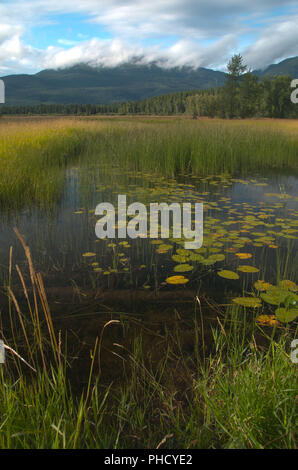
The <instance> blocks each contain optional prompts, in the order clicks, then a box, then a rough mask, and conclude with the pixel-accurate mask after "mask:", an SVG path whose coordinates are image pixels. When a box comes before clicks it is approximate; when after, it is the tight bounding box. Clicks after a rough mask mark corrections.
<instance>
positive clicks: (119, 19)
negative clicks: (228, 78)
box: [0, 0, 298, 76]
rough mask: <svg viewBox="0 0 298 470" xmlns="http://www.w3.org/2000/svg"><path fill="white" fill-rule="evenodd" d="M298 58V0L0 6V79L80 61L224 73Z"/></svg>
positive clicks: (26, 1)
mask: <svg viewBox="0 0 298 470" xmlns="http://www.w3.org/2000/svg"><path fill="white" fill-rule="evenodd" d="M235 53H240V54H241V55H242V56H243V58H244V62H245V64H247V65H248V67H249V68H251V69H259V68H265V67H266V66H268V65H269V64H272V63H276V62H280V61H281V60H283V59H285V58H287V57H293V56H297V55H298V2H297V0H281V1H280V0H249V1H243V0H0V76H5V75H10V74H20V73H30V74H33V73H36V72H39V71H40V70H43V69H46V68H55V69H57V68H63V67H70V66H72V65H75V64H78V63H86V64H89V65H91V66H99V65H102V66H109V67H113V66H116V65H120V64H122V63H126V62H130V61H134V62H136V63H140V64H147V63H150V62H152V61H155V62H156V63H157V64H158V65H161V66H163V67H174V66H184V65H186V66H191V67H195V68H197V67H207V68H213V69H216V70H225V66H226V64H227V62H228V60H229V58H230V57H231V56H232V55H233V54H235Z"/></svg>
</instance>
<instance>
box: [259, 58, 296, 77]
mask: <svg viewBox="0 0 298 470" xmlns="http://www.w3.org/2000/svg"><path fill="white" fill-rule="evenodd" d="M254 73H256V74H257V75H259V76H260V77H265V76H266V75H269V76H270V77H274V75H291V77H293V78H298V57H291V58H289V59H285V60H283V61H282V62H279V64H272V65H269V67H267V68H265V69H264V70H256V71H255V72H254Z"/></svg>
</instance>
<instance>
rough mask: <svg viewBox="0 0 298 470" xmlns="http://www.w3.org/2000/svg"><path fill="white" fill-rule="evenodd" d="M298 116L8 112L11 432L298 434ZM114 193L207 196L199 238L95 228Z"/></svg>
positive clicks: (4, 437)
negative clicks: (191, 244) (190, 242)
mask: <svg viewBox="0 0 298 470" xmlns="http://www.w3.org/2000/svg"><path fill="white" fill-rule="evenodd" d="M297 131H298V123H297V121H296V120H286V121H282V120H269V119H268V120H235V121H227V120H220V119H213V120H208V119H200V120H192V119H186V118H185V117H183V118H182V117H170V118H167V117H156V118H152V117H122V118H121V117H105V118H99V117H85V118H83V117H75V118H74V117H71V118H58V117H51V118H49V117H47V118H36V117H31V118H29V117H28V118H20V117H3V118H2V119H1V122H0V169H1V177H0V209H1V230H0V240H1V244H0V245H1V246H0V278H1V286H2V289H1V324H0V325H1V328H0V331H1V337H2V338H3V339H4V342H5V344H6V346H7V350H6V362H5V364H4V365H1V366H0V373H1V379H0V380H1V387H0V394H1V398H0V446H1V447H2V448H7V447H10V448H35V447H39V448H45V447H46V448H78V447H81V448H96V447H97V448H156V447H159V448H185V449H186V448H235V447H236V448H295V446H296V437H295V426H296V424H295V423H296V421H295V420H296V419H297V403H296V397H297V365H296V364H294V363H293V362H292V361H291V358H290V355H291V342H292V340H293V339H294V338H295V337H296V334H297V321H296V320H297V316H298V307H297V301H298V287H297V279H298V254H297V245H298V242H297V240H298V219H297V215H298V132H297ZM119 194H125V195H126V196H127V199H128V203H130V202H134V201H138V202H141V203H143V204H145V205H146V206H148V205H149V204H150V203H152V202H166V203H169V204H170V203H171V202H179V203H183V202H191V203H196V202H197V203H203V207H204V234H203V235H204V240H203V245H202V247H201V248H199V249H194V250H186V249H185V248H184V242H185V240H184V239H183V238H182V239H175V238H174V237H173V235H172V234H171V233H170V237H169V238H168V239H154V240H151V239H150V238H144V239H141V238H139V239H136V240H131V239H126V240H121V239H117V238H116V239H113V240H108V239H106V240H99V239H97V238H96V235H95V225H96V222H97V217H96V215H95V207H96V205H97V204H99V203H100V202H110V203H113V204H114V205H115V206H116V205H117V204H116V202H115V201H117V197H118V195H119ZM24 361H25V362H24Z"/></svg>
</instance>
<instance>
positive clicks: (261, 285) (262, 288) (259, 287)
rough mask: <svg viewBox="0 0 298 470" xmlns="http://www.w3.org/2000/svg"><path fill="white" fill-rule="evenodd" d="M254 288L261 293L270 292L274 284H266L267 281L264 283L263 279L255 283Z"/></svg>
mask: <svg viewBox="0 0 298 470" xmlns="http://www.w3.org/2000/svg"><path fill="white" fill-rule="evenodd" d="M254 287H255V289H257V290H259V291H266V290H268V289H269V288H270V287H273V286H272V284H270V283H269V282H266V281H262V280H261V279H260V280H259V281H257V282H255V283H254Z"/></svg>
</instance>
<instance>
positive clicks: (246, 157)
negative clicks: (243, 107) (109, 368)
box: [0, 119, 298, 208]
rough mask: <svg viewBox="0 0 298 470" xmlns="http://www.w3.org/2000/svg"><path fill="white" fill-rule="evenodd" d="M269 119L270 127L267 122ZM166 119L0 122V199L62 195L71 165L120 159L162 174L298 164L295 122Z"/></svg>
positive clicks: (10, 203) (241, 171) (45, 200)
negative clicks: (67, 169) (66, 175)
mask: <svg viewBox="0 0 298 470" xmlns="http://www.w3.org/2000/svg"><path fill="white" fill-rule="evenodd" d="M270 124H271V125H270ZM287 124H288V123H282V124H280V122H279V121H277V122H275V121H272V123H271V122H268V121H246V122H241V121H239V122H223V121H220V120H214V121H210V120H207V121H198V122H193V121H190V120H185V119H169V120H168V121H167V120H165V121H163V122H158V120H156V122H152V119H149V120H148V122H146V121H145V120H139V121H138V120H136V119H123V120H119V119H118V120H114V121H113V120H111V119H106V120H105V119H102V120H96V119H93V120H90V121H88V119H86V120H82V119H69V120H67V119H63V120H62V119H60V120H59V119H57V120H55V119H54V120H53V119H50V120H41V121H40V122H36V121H35V120H32V121H30V120H27V121H26V119H24V120H17V121H16V123H13V124H11V123H10V122H8V123H7V122H5V121H2V122H1V128H0V137H1V140H0V171H1V178H0V204H1V206H2V207H3V208H10V207H19V206H22V205H24V204H27V205H28V204H31V203H32V202H37V203H39V204H41V205H47V206H48V205H51V204H53V203H54V202H57V200H59V197H60V195H61V192H62V190H63V184H64V181H65V168H66V167H67V166H69V165H70V164H74V163H76V164H78V165H79V166H80V165H88V166H90V165H102V164H104V165H106V166H109V165H117V166H119V167H120V168H126V169H130V170H132V171H134V170H135V171H150V172H154V173H157V174H162V175H163V176H174V175H177V174H195V175H206V174H213V175H214V174H222V173H227V174H231V175H246V174H249V173H254V174H255V173H257V172H264V171H268V170H277V171H281V170H287V171H292V172H296V171H297V169H298V158H297V156H298V141H297V133H296V126H295V123H294V124H293V123H292V122H290V124H289V125H287Z"/></svg>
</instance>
